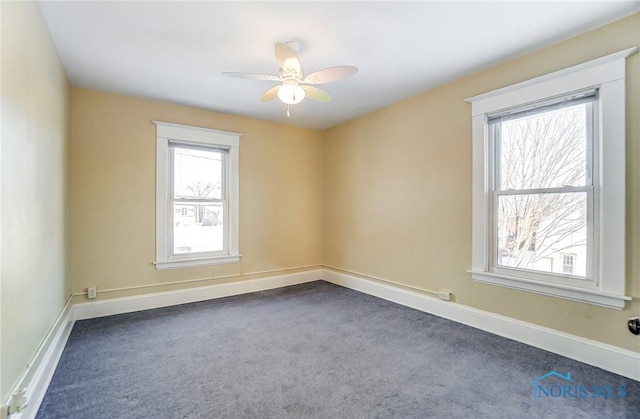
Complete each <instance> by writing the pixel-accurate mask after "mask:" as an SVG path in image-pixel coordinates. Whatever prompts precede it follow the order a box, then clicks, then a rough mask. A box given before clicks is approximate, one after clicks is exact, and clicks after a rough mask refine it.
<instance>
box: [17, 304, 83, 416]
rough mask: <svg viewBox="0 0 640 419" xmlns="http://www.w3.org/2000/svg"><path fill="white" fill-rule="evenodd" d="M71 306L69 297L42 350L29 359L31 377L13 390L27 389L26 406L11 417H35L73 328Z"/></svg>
mask: <svg viewBox="0 0 640 419" xmlns="http://www.w3.org/2000/svg"><path fill="white" fill-rule="evenodd" d="M72 312H73V306H72V305H71V299H69V301H68V302H67V304H66V305H65V306H64V308H63V309H62V312H61V313H60V315H59V316H58V319H57V321H56V322H55V323H54V324H53V326H52V327H51V330H50V332H49V333H48V335H47V336H48V338H47V339H46V340H45V342H44V343H43V346H42V350H41V351H39V352H38V354H36V356H35V357H34V359H33V360H32V361H31V366H30V368H34V373H33V375H32V376H31V377H29V376H27V380H28V382H22V383H19V385H18V386H17V387H16V389H15V390H18V389H21V388H26V389H27V400H28V404H27V408H26V409H25V410H24V411H23V412H22V413H20V414H13V415H11V416H10V418H11V419H32V418H35V416H36V414H37V413H38V409H39V408H40V404H41V403H42V400H43V399H44V395H45V393H46V392H47V388H48V387H49V383H50V382H51V378H53V373H54V372H55V371H56V367H57V366H58V361H60V357H61V356H62V352H63V351H64V347H65V345H66V344H67V340H68V339H69V335H70V334H71V329H72V328H73V323H74V320H73V314H72Z"/></svg>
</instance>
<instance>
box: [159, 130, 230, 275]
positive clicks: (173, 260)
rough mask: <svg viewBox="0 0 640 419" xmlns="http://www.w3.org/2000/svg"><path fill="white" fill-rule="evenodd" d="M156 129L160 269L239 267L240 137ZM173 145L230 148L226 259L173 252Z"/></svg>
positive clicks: (211, 131) (222, 132) (194, 131)
mask: <svg viewBox="0 0 640 419" xmlns="http://www.w3.org/2000/svg"><path fill="white" fill-rule="evenodd" d="M153 123H154V124H155V125H156V260H155V262H154V264H155V266H156V269H158V270H165V269H177V268H189V267H196V266H205V265H217V264H222V263H235V262H238V261H239V260H240V257H241V255H240V252H239V243H238V236H239V234H238V224H239V223H238V221H239V218H238V216H239V187H238V177H239V147H240V136H241V135H242V134H239V133H236V132H228V131H219V130H213V129H208V128H200V127H193V126H189V125H179V124H172V123H169V122H161V121H153ZM170 141H184V142H185V143H189V144H203V145H210V146H222V147H228V148H229V155H228V173H227V176H228V178H227V182H228V185H227V187H228V201H229V209H228V211H229V214H228V217H227V219H226V220H225V222H226V223H228V226H225V228H227V231H228V232H229V236H228V250H227V253H226V254H223V255H213V256H207V257H188V256H185V257H176V256H173V257H172V256H170V254H171V253H170V251H169V245H170V243H169V235H170V231H169V228H170V227H169V219H170V217H169V213H168V212H169V207H168V202H169V199H168V198H169V193H170V188H171V184H170V180H171V168H170V156H169V153H170V147H169V142H170Z"/></svg>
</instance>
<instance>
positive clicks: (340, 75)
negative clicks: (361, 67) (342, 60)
mask: <svg viewBox="0 0 640 419" xmlns="http://www.w3.org/2000/svg"><path fill="white" fill-rule="evenodd" d="M357 72H358V68H357V67H353V66H350V65H344V66H340V67H330V68H325V69H323V70H318V71H315V72H313V73H311V74H309V75H308V76H307V77H305V78H304V80H303V81H302V82H303V83H307V84H324V83H332V82H334V81H338V80H342V79H346V78H347V77H350V76H353V75H354V74H356V73H357Z"/></svg>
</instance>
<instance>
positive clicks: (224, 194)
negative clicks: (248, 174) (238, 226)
mask: <svg viewBox="0 0 640 419" xmlns="http://www.w3.org/2000/svg"><path fill="white" fill-rule="evenodd" d="M175 149H191V150H201V151H213V152H220V153H221V154H222V159H221V165H220V170H221V198H220V199H219V198H206V197H194V198H189V197H181V198H176V197H175V196H176V195H175ZM168 151H169V191H168V192H169V196H168V199H167V207H168V208H167V209H168V211H167V215H168V217H167V233H168V234H167V238H168V240H167V256H168V259H169V260H173V259H190V258H202V257H207V256H220V255H226V254H228V253H229V221H228V219H229V218H228V217H229V199H228V189H229V187H228V176H227V170H228V165H229V161H228V160H229V148H227V147H219V146H209V145H204V144H194V143H188V142H182V141H173V140H172V141H169V147H168ZM217 203H222V205H223V219H222V234H223V237H222V249H221V250H216V251H206V252H189V253H183V252H180V253H177V252H175V211H174V207H175V204H186V205H199V204H202V205H207V204H217Z"/></svg>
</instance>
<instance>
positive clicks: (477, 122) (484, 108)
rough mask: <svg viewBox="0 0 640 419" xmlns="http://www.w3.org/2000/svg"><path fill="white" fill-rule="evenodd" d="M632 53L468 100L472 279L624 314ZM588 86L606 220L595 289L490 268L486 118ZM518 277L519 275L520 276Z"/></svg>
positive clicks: (602, 213) (603, 218)
mask: <svg viewBox="0 0 640 419" xmlns="http://www.w3.org/2000/svg"><path fill="white" fill-rule="evenodd" d="M636 51H637V48H636V47H634V48H629V49H626V50H623V51H620V52H617V53H614V54H611V55H607V56H605V57H601V58H598V59H596V60H592V61H589V62H586V63H583V64H579V65H577V66H574V67H570V68H567V69H564V70H560V71H557V72H554V73H550V74H546V75H544V76H540V77H537V78H534V79H531V80H527V81H524V82H522V83H517V84H514V85H511V86H507V87H504V88H502V89H498V90H494V91H491V92H488V93H484V94H481V95H478V96H474V97H471V98H468V99H466V101H467V102H470V103H471V113H472V135H473V186H472V188H473V196H472V198H473V216H472V223H473V229H472V236H473V238H472V266H471V269H470V270H469V272H470V273H471V277H472V279H473V280H475V281H478V282H484V283H488V284H493V285H498V286H503V287H507V288H513V289H518V290H523V291H529V292H534V293H538V294H543V295H550V296H555V297H559V298H565V299H568V300H574V301H581V302H586V303H590V304H595V305H599V306H604V307H609V308H615V309H623V308H624V304H625V301H630V300H631V297H628V296H626V295H624V294H625V239H624V237H625V221H624V220H625V141H626V138H625V73H626V71H625V68H626V58H627V57H628V56H629V55H631V54H633V53H635V52H636ZM587 88H598V89H599V103H600V109H599V111H600V115H601V116H600V121H601V124H600V126H599V129H600V132H599V135H598V141H599V144H598V147H599V149H600V153H599V156H598V159H599V161H598V162H597V164H599V167H600V171H599V179H594V182H598V185H599V186H600V193H601V195H600V197H599V200H598V201H599V202H598V203H597V205H598V209H599V211H598V212H599V214H600V219H599V223H595V224H596V225H597V226H598V230H597V231H595V232H594V241H595V244H596V249H597V258H596V259H597V261H596V263H595V264H594V267H595V268H596V272H594V278H596V283H597V285H596V288H595V289H594V288H593V283H589V284H588V285H587V287H588V288H582V287H576V286H569V285H564V284H558V283H553V282H547V281H537V280H533V279H527V278H522V277H517V276H513V275H505V274H503V273H496V272H494V271H493V269H492V268H491V267H490V259H489V258H490V248H491V246H490V242H489V240H490V239H489V238H490V237H491V232H490V224H489V219H490V218H489V216H490V211H491V207H490V199H489V198H490V188H491V184H490V167H489V166H488V165H487V164H486V162H488V161H489V160H488V159H489V158H490V156H489V154H490V153H491V148H490V147H489V144H488V132H487V114H490V113H495V112H498V111H503V110H507V109H510V108H514V107H518V106H522V105H524V104H527V103H533V102H537V101H543V100H547V99H550V98H553V97H558V96H563V95H568V94H570V93H572V92H576V91H580V90H584V89H587ZM514 272H515V271H514Z"/></svg>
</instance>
